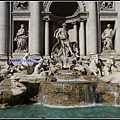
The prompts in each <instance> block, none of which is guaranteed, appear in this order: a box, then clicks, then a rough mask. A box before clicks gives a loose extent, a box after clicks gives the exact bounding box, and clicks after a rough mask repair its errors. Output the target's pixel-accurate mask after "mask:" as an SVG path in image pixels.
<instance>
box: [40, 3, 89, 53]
mask: <svg viewBox="0 0 120 120" xmlns="http://www.w3.org/2000/svg"><path fill="white" fill-rule="evenodd" d="M43 6H44V11H43V12H42V14H43V20H44V21H45V30H46V31H48V26H49V31H48V32H47V33H45V42H46V41H47V45H46V43H44V44H45V51H47V52H46V53H45V55H48V53H50V51H51V49H52V47H53V45H54V44H55V43H56V39H55V38H54V36H53V33H54V31H55V30H56V29H57V28H60V27H62V23H64V22H65V23H67V28H68V32H70V34H71V38H70V39H71V40H73V41H71V42H77V44H79V43H78V42H79V28H80V21H81V19H82V20H83V18H85V20H86V18H87V17H86V16H87V15H86V11H85V3H84V2H83V1H79V2H78V1H75V2H51V1H50V2H44V3H43ZM46 24H47V25H46ZM48 24H49V25H48ZM47 35H49V38H48V37H46V36H47ZM48 45H49V46H48ZM48 49H49V50H48ZM48 51H49V52H48Z"/></svg>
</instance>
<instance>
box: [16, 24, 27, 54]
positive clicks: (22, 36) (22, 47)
mask: <svg viewBox="0 0 120 120" xmlns="http://www.w3.org/2000/svg"><path fill="white" fill-rule="evenodd" d="M20 26H21V28H20V29H19V30H18V32H17V34H16V37H15V39H14V41H17V49H16V52H17V51H19V52H21V51H22V52H27V49H26V43H27V38H28V35H27V34H26V31H25V28H24V24H21V25H20Z"/></svg>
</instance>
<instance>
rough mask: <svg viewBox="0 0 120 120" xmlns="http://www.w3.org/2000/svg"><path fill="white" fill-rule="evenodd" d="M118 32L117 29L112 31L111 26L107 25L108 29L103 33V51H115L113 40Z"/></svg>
mask: <svg viewBox="0 0 120 120" xmlns="http://www.w3.org/2000/svg"><path fill="white" fill-rule="evenodd" d="M116 30H117V28H116V29H115V30H113V29H111V24H107V28H106V29H105V30H104V31H103V33H102V42H103V51H104V50H112V49H113V42H112V39H113V37H114V35H115V32H116Z"/></svg>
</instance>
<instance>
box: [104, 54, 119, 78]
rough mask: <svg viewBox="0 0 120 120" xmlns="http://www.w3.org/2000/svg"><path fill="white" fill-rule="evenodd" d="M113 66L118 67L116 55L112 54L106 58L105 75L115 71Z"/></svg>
mask: <svg viewBox="0 0 120 120" xmlns="http://www.w3.org/2000/svg"><path fill="white" fill-rule="evenodd" d="M112 67H115V68H116V67H117V66H116V65H115V59H114V57H113V56H110V57H109V58H108V59H107V60H106V62H105V66H104V68H103V73H104V76H107V75H110V74H112V73H113V71H112Z"/></svg>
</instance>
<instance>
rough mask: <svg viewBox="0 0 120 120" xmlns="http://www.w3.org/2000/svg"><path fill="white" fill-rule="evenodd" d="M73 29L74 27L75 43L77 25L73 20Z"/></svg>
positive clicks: (75, 39)
mask: <svg viewBox="0 0 120 120" xmlns="http://www.w3.org/2000/svg"><path fill="white" fill-rule="evenodd" d="M72 24H73V29H74V41H75V42H76V43H77V25H76V22H73V23H72Z"/></svg>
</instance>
